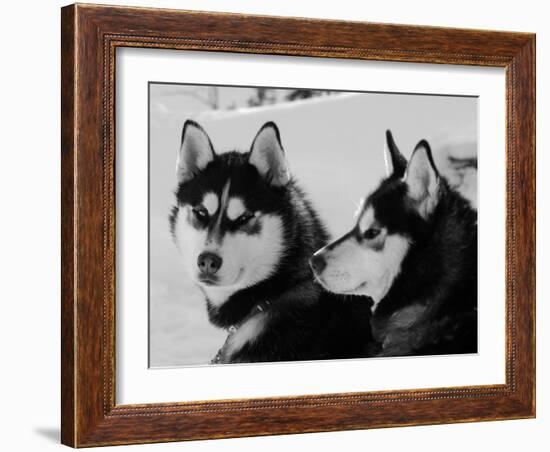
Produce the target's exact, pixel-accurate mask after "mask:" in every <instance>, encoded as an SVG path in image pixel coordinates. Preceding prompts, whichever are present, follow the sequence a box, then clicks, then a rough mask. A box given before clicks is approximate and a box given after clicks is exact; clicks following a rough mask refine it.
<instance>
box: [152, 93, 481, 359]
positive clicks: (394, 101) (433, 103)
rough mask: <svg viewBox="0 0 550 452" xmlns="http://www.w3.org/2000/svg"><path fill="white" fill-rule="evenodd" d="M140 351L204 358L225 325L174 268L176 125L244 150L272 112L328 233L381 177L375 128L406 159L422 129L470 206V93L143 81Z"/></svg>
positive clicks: (345, 221) (380, 142) (221, 146)
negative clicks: (145, 269) (143, 343)
mask: <svg viewBox="0 0 550 452" xmlns="http://www.w3.org/2000/svg"><path fill="white" fill-rule="evenodd" d="M149 102H150V118H149V120H150V129H149V140H150V147H149V153H150V155H149V186H150V189H149V216H150V218H149V221H150V227H149V234H150V237H149V239H150V240H149V244H150V248H149V265H150V280H149V304H150V306H149V313H150V317H149V332H150V338H149V347H150V349H149V357H150V366H151V367H168V366H183V365H200V364H207V363H208V362H209V361H210V359H211V358H212V356H213V355H214V354H215V353H216V351H217V349H218V348H219V347H220V346H221V345H222V344H223V341H224V339H225V333H224V332H223V331H221V330H219V329H217V328H214V327H213V326H211V325H210V324H209V322H208V318H207V315H206V308H205V301H204V299H203V296H202V293H201V292H200V291H199V290H198V289H197V288H196V287H194V285H193V283H192V282H191V281H190V280H189V279H188V277H187V275H186V274H185V272H184V270H183V266H182V263H181V260H180V257H179V255H178V253H177V250H176V247H175V245H174V243H173V242H172V237H171V235H170V232H169V225H168V214H169V211H170V207H171V206H172V205H173V203H174V200H175V197H174V190H175V188H176V178H175V162H176V153H177V150H178V147H179V144H180V138H181V129H182V126H183V123H184V122H185V120H186V119H194V120H195V121H197V122H199V123H200V124H201V125H202V126H203V127H204V128H205V129H206V131H207V132H208V134H209V136H210V138H211V140H212V142H213V144H214V148H215V150H216V152H218V153H221V152H224V151H228V150H233V149H238V150H242V151H247V150H248V149H249V147H250V144H251V141H252V139H253V137H254V136H255V134H256V132H257V131H258V129H259V128H260V127H261V125H262V124H264V123H265V122H267V121H275V122H276V123H277V125H278V126H279V129H280V132H281V139H282V143H283V147H284V149H285V152H286V155H287V158H288V160H289V163H290V168H291V171H292V173H293V175H294V177H295V178H296V179H297V180H298V181H299V182H300V183H301V185H302V186H303V187H304V188H305V190H306V192H307V193H308V194H309V196H310V199H311V200H312V201H313V203H314V205H315V207H316V208H317V210H318V211H319V213H320V215H321V218H322V219H323V220H324V222H325V224H326V225H327V227H328V229H329V231H330V232H331V233H332V234H333V236H338V235H340V234H342V233H344V232H346V231H347V230H348V229H349V228H350V227H351V226H352V222H353V220H352V215H353V213H354V211H355V210H356V208H357V204H358V201H359V199H360V198H361V197H364V196H365V195H366V194H367V193H368V192H369V191H370V190H372V189H373V188H375V186H376V185H377V184H378V182H379V181H380V179H381V178H383V177H384V174H385V170H384V158H383V148H384V140H385V130H386V129H388V128H389V129H391V130H392V132H393V134H394V138H395V140H396V142H397V144H398V146H399V147H400V149H401V151H402V152H403V154H404V155H405V156H406V157H407V158H408V157H409V156H410V154H411V152H412V150H413V148H414V146H415V145H416V143H417V142H418V141H419V140H420V139H422V138H426V139H428V141H429V142H430V144H431V145H432V150H433V152H434V158H435V161H436V165H437V166H438V169H439V170H440V172H441V173H442V174H444V175H445V176H446V177H447V178H448V179H449V181H450V182H451V184H452V185H453V186H455V187H456V188H457V189H459V190H460V191H461V192H462V193H463V194H464V195H465V196H466V197H467V198H468V199H470V201H471V202H472V205H474V207H477V122H478V115H477V109H478V106H477V99H476V98H472V97H456V96H433V95H411V94H391V93H349V92H334V91H309V90H305V89H270V88H250V87H222V86H198V85H182V84H162V83H151V84H150V85H149Z"/></svg>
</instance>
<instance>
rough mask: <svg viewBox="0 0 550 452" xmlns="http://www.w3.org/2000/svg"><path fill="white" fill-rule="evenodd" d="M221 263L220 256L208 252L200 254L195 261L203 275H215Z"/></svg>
mask: <svg viewBox="0 0 550 452" xmlns="http://www.w3.org/2000/svg"><path fill="white" fill-rule="evenodd" d="M222 262H223V260H222V258H221V257H220V256H218V255H217V254H214V253H210V252H205V253H201V254H200V255H199V258H198V259H197V265H198V266H199V270H200V271H201V273H203V274H205V275H215V274H216V273H217V271H218V270H219V269H220V267H221V266H222Z"/></svg>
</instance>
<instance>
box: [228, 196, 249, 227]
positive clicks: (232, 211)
mask: <svg viewBox="0 0 550 452" xmlns="http://www.w3.org/2000/svg"><path fill="white" fill-rule="evenodd" d="M245 210H246V209H245V206H244V203H243V200H242V199H241V198H237V197H233V198H230V199H229V203H228V205H227V212H226V214H227V218H229V219H230V220H232V221H233V220H236V219H237V218H239V217H240V216H241V215H242V214H243V213H244V212H245Z"/></svg>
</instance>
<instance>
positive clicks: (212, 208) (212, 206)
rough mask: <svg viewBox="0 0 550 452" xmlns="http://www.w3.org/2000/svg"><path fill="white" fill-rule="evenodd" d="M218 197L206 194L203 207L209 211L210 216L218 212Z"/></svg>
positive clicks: (213, 194)
mask: <svg viewBox="0 0 550 452" xmlns="http://www.w3.org/2000/svg"><path fill="white" fill-rule="evenodd" d="M218 204H219V201H218V196H217V195H216V194H215V193H206V195H204V200H203V201H202V205H203V206H204V208H205V209H206V210H207V211H208V215H210V216H213V215H215V214H216V212H217V211H218Z"/></svg>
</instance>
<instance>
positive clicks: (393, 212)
mask: <svg viewBox="0 0 550 452" xmlns="http://www.w3.org/2000/svg"><path fill="white" fill-rule="evenodd" d="M386 138H387V155H386V157H387V158H386V162H387V165H388V166H389V167H390V168H389V171H388V175H387V178H385V179H384V180H383V181H382V182H381V183H380V185H379V186H378V188H377V189H376V190H375V191H374V192H373V193H372V194H371V195H370V196H368V198H367V199H366V200H365V201H364V202H363V205H362V207H361V209H360V211H359V214H358V216H357V219H356V223H355V226H354V227H353V229H352V230H351V231H350V232H348V233H347V234H345V235H344V236H343V237H341V238H339V239H338V240H336V241H335V242H333V243H331V244H329V245H327V246H326V247H324V248H323V249H321V250H319V251H318V252H317V253H316V254H315V256H314V257H313V258H312V261H311V264H312V267H313V269H314V273H315V274H316V277H317V279H318V280H319V281H320V282H321V283H322V284H323V286H324V287H325V288H327V289H328V290H331V291H333V292H336V293H345V294H356V295H367V296H369V297H372V299H373V301H374V304H373V317H372V322H371V324H372V333H373V336H374V339H375V344H374V346H373V350H375V354H377V355H378V356H405V355H427V354H455V353H474V352H476V351H477V212H476V211H475V210H474V209H472V207H471V206H470V204H469V202H468V201H467V200H466V199H464V198H463V197H462V196H461V195H460V194H459V193H458V192H457V191H455V190H453V189H451V188H450V187H449V185H448V183H447V181H446V180H445V178H444V177H442V176H441V175H440V174H439V172H438V171H437V168H436V166H435V164H434V161H433V158H432V152H431V149H430V146H429V144H428V142H427V141H425V140H422V141H420V142H419V143H418V145H417V146H416V148H415V149H414V152H413V154H412V156H411V158H410V160H409V162H407V160H406V159H405V158H404V157H403V155H402V154H401V152H400V151H399V149H398V148H397V146H396V144H395V142H394V140H393V137H392V135H391V132H389V131H388V132H387V133H386Z"/></svg>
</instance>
